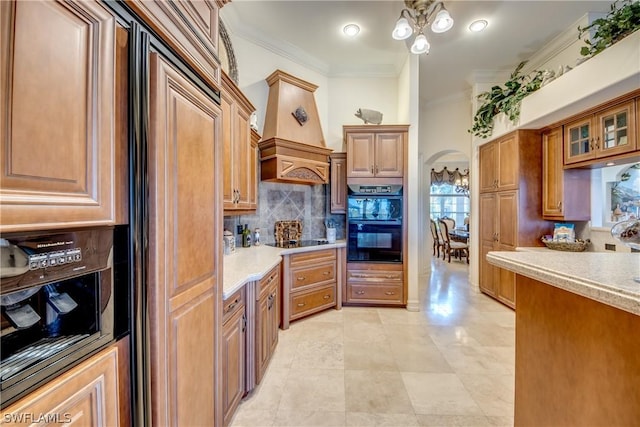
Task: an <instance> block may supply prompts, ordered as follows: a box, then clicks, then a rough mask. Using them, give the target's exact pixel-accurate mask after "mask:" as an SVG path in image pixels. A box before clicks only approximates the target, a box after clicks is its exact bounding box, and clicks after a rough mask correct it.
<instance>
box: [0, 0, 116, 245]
mask: <svg viewBox="0 0 640 427" xmlns="http://www.w3.org/2000/svg"><path fill="white" fill-rule="evenodd" d="M0 22H2V25H1V27H2V29H1V30H0V32H1V34H2V35H1V36H0V47H1V49H0V52H2V53H1V54H0V67H2V72H0V135H1V136H0V139H1V142H0V158H1V159H2V160H1V161H0V165H1V166H0V217H1V218H2V223H1V225H0V232H3V233H4V232H9V231H18V230H26V229H29V230H35V229H50V228H63V227H78V226H82V227H86V226H91V225H109V224H113V223H114V221H115V207H114V199H115V196H114V188H115V181H114V179H115V178H114V173H115V172H114V138H115V136H114V122H115V108H114V93H115V86H114V83H115V73H114V70H115V65H114V57H115V38H114V33H115V28H116V27H115V22H114V17H113V16H112V15H111V13H110V12H109V11H108V10H107V9H106V8H105V6H104V5H102V4H101V2H97V1H96V2H94V1H86V2H66V1H17V2H10V1H3V2H0Z"/></svg>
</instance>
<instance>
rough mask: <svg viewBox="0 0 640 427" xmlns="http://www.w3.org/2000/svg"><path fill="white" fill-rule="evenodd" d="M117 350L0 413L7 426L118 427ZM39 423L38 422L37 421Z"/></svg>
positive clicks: (78, 367) (101, 356)
mask: <svg viewBox="0 0 640 427" xmlns="http://www.w3.org/2000/svg"><path fill="white" fill-rule="evenodd" d="M118 357H119V355H118V350H117V348H116V346H115V345H114V346H112V347H109V348H107V349H105V350H103V351H101V352H100V353H98V354H96V355H95V356H92V357H91V358H89V359H87V360H86V361H84V362H82V363H81V364H80V365H78V366H76V367H74V368H72V369H71V370H70V371H68V372H66V373H64V374H62V375H61V376H60V377H58V378H56V379H54V380H53V381H51V382H50V383H48V384H47V385H45V386H44V387H42V388H40V389H38V390H37V391H35V392H33V393H31V394H30V395H28V396H26V397H25V398H23V399H21V400H19V401H17V402H16V403H14V404H12V405H10V406H8V407H7V408H5V409H3V410H2V413H1V414H0V420H2V424H5V423H6V424H7V425H45V423H42V421H43V419H41V418H40V417H46V418H45V420H46V425H66V424H74V425H83V426H119V425H121V424H120V418H119V406H118V396H119V394H118V377H117V373H118ZM38 421H40V422H38Z"/></svg>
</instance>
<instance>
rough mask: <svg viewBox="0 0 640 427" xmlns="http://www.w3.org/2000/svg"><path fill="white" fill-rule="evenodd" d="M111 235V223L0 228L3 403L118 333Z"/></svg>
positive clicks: (0, 384) (118, 308)
mask: <svg viewBox="0 0 640 427" xmlns="http://www.w3.org/2000/svg"><path fill="white" fill-rule="evenodd" d="M113 236H114V230H113V227H104V228H94V229H83V230H73V231H51V232H41V231H39V232H27V233H13V234H4V235H2V239H0V252H1V261H2V264H1V266H2V268H1V270H0V287H1V289H0V290H1V292H0V303H1V306H2V307H1V308H2V323H1V325H2V332H1V337H0V346H1V348H2V354H1V360H0V389H1V391H2V393H1V394H2V407H3V408H4V407H6V406H7V405H8V404H10V403H12V402H14V401H16V400H17V399H19V398H20V397H22V396H24V395H26V394H27V393H29V392H30V391H32V390H34V389H35V388H37V387H40V386H41V385H43V384H44V383H46V382H47V381H49V380H50V379H52V378H54V377H56V376H58V375H60V374H61V373H62V372H64V371H66V370H68V369H69V368H71V367H73V366H75V365H77V364H78V363H80V362H81V361H82V360H84V359H86V358H87V357H89V356H90V355H92V354H94V353H95V352H97V351H98V350H100V349H101V348H103V347H105V346H107V345H109V344H110V343H111V342H113V340H114V338H115V337H116V335H118V330H117V328H116V327H114V325H115V319H116V318H117V317H118V313H119V311H122V312H123V314H122V316H124V317H125V318H126V317H127V314H126V313H127V307H126V305H118V304H116V303H114V301H115V299H116V298H115V297H114V273H113V252H114V251H113ZM125 300H126V297H125ZM122 316H120V317H122ZM126 327H127V325H125V326H123V328H126Z"/></svg>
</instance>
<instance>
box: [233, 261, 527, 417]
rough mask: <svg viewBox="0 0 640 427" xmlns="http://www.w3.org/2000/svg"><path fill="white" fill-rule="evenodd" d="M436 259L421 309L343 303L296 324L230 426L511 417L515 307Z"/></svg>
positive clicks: (283, 334) (462, 267)
mask: <svg viewBox="0 0 640 427" xmlns="http://www.w3.org/2000/svg"><path fill="white" fill-rule="evenodd" d="M467 275H468V266H467V264H466V263H461V262H458V261H454V260H452V261H451V263H450V264H449V263H444V262H443V261H442V260H434V261H433V265H432V274H431V276H430V277H429V278H428V279H427V280H425V283H424V284H422V285H421V286H420V291H421V295H422V297H421V310H420V312H409V311H407V310H405V309H397V308H396V309H394V308H360V307H344V308H343V309H342V310H340V311H338V310H329V311H326V312H323V313H320V314H317V315H315V316H312V317H309V318H306V319H303V320H299V321H297V322H294V323H292V324H291V327H290V328H289V330H287V331H280V333H279V344H278V347H277V349H276V352H275V354H274V355H273V359H272V360H271V364H270V366H269V368H268V371H267V373H266V375H265V377H264V379H263V381H262V383H261V384H260V385H259V386H258V387H257V388H256V390H255V391H254V392H253V393H252V394H251V395H249V396H248V397H247V398H245V399H244V400H243V402H242V403H241V405H240V407H239V408H238V410H237V412H236V415H235V417H234V419H233V422H232V426H235V427H240V426H259V427H262V426H292V427H301V426H396V427H402V426H512V425H513V395H514V345H515V333H514V332H515V329H514V322H515V316H514V312H513V311H511V310H510V309H508V308H507V307H505V306H503V305H502V304H500V303H498V302H496V301H494V300H492V299H490V298H488V297H487V296H485V295H483V294H480V293H477V292H476V291H473V290H471V289H470V287H469V284H468V279H467Z"/></svg>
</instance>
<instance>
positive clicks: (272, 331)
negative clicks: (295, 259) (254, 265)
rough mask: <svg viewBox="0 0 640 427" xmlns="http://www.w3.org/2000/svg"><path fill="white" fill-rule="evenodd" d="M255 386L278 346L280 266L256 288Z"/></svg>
mask: <svg viewBox="0 0 640 427" xmlns="http://www.w3.org/2000/svg"><path fill="white" fill-rule="evenodd" d="M256 299H257V301H256V313H255V321H256V329H255V331H256V332H255V335H256V342H255V361H256V368H255V369H256V384H258V383H260V381H261V380H262V377H263V376H264V373H265V371H266V370H267V366H269V362H270V361H271V356H272V355H273V352H274V351H275V349H276V346H277V345H278V327H279V325H280V265H278V266H277V267H274V268H273V270H271V271H270V272H269V273H268V274H267V275H265V276H264V277H263V278H262V279H261V280H260V281H259V282H258V283H257V288H256Z"/></svg>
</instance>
